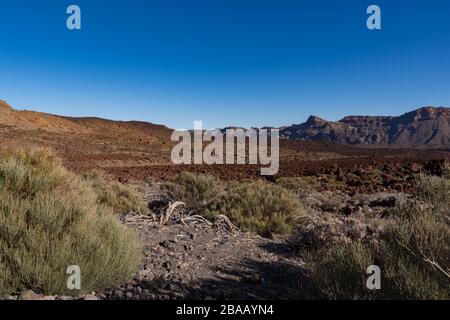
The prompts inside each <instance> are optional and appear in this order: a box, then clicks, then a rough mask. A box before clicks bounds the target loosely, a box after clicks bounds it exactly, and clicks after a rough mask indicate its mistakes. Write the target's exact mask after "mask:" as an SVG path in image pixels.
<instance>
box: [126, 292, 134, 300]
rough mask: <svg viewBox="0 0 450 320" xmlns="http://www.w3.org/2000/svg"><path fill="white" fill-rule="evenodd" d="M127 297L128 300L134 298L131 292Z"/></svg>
mask: <svg viewBox="0 0 450 320" xmlns="http://www.w3.org/2000/svg"><path fill="white" fill-rule="evenodd" d="M125 296H126V297H127V298H128V299H131V298H133V294H132V293H131V292H130V291H128V292H127V293H126V294H125Z"/></svg>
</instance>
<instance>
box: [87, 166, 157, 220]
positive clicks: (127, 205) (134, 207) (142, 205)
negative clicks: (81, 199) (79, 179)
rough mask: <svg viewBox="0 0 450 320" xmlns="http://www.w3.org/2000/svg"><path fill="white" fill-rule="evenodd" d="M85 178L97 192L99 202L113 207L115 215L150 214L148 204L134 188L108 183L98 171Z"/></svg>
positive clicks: (117, 183)
mask: <svg viewBox="0 0 450 320" xmlns="http://www.w3.org/2000/svg"><path fill="white" fill-rule="evenodd" d="M84 178H85V179H86V181H87V182H88V183H89V184H90V185H91V186H92V188H93V189H94V190H95V194H96V196H97V202H98V203H99V204H101V205H106V206H109V207H111V208H112V210H113V211H114V212H115V213H119V214H123V213H128V212H131V211H134V212H135V211H139V212H141V213H142V214H149V213H150V210H149V208H148V205H147V203H146V202H145V201H144V200H143V199H142V197H141V196H140V195H139V193H138V192H137V191H136V190H135V189H134V188H132V187H130V186H126V185H124V184H121V183H119V182H116V181H107V180H106V179H105V177H104V176H103V174H102V173H101V172H98V171H92V172H89V173H88V174H85V175H84Z"/></svg>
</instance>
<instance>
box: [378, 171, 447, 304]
mask: <svg viewBox="0 0 450 320" xmlns="http://www.w3.org/2000/svg"><path fill="white" fill-rule="evenodd" d="M437 179H439V178H437ZM440 179H442V178H440ZM443 183H444V182H442V181H438V180H436V179H435V178H425V177H422V178H421V180H420V182H419V185H418V188H419V189H420V191H419V195H420V196H423V197H425V198H427V199H429V201H430V202H429V204H428V205H427V204H423V203H420V202H417V201H411V202H408V203H406V204H402V205H398V206H396V207H395V208H394V209H393V210H392V211H391V214H392V215H393V216H394V218H395V220H396V223H395V224H393V225H392V227H391V228H389V229H388V230H387V232H386V234H385V235H384V237H383V239H384V241H385V246H384V248H383V252H382V256H383V257H384V264H385V269H386V278H387V280H386V284H387V286H386V294H388V295H389V296H390V297H401V298H405V299H449V298H450V246H449V244H450V219H449V218H450V213H449V208H448V206H446V207H443V206H442V205H441V203H438V202H436V201H438V199H441V200H442V199H443V195H442V193H446V192H448V190H445V189H444V190H443V189H435V188H436V186H439V185H442V184H443ZM431 190H435V191H436V192H437V194H434V195H432V194H431V193H429V192H430V191H431ZM447 201H448V199H447ZM430 204H431V205H430Z"/></svg>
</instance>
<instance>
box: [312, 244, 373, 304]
mask: <svg viewBox="0 0 450 320" xmlns="http://www.w3.org/2000/svg"><path fill="white" fill-rule="evenodd" d="M372 264H374V257H373V255H372V252H371V250H367V247H366V246H364V245H363V244H361V243H360V242H353V243H347V244H344V243H341V244H339V245H336V246H333V247H331V248H323V249H319V250H317V251H313V252H312V253H311V255H310V256H309V257H307V259H306V267H307V269H308V270H309V271H310V274H311V278H312V281H313V285H314V292H313V294H314V295H315V297H316V298H326V299H332V300H337V299H372V298H374V297H375V294H376V292H374V291H372V290H369V289H367V287H366V280H367V274H366V270H367V267H368V266H369V265H372Z"/></svg>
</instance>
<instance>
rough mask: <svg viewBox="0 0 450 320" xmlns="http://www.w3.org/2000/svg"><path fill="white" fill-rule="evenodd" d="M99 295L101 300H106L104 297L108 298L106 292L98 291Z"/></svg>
mask: <svg viewBox="0 0 450 320" xmlns="http://www.w3.org/2000/svg"><path fill="white" fill-rule="evenodd" d="M97 297H98V298H99V299H100V300H104V299H106V298H107V296H106V294H104V293H98V294H97Z"/></svg>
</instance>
